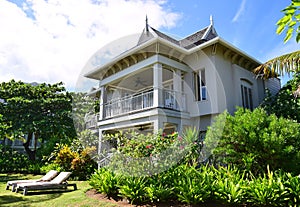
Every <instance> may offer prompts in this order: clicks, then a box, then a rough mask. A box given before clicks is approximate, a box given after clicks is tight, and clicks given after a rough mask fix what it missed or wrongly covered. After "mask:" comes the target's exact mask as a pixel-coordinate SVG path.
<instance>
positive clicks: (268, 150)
mask: <svg viewBox="0 0 300 207" xmlns="http://www.w3.org/2000/svg"><path fill="white" fill-rule="evenodd" d="M220 122H223V123H224V124H225V127H224V125H223V126H222V127H221V128H220V125H218V124H219V123H220ZM204 143H205V145H206V147H207V148H208V149H210V151H211V153H212V157H211V159H212V161H213V162H215V163H222V164H226V165H229V164H234V165H235V166H236V167H238V168H239V169H241V170H249V171H251V172H252V173H254V174H257V173H264V172H265V169H267V165H269V166H270V167H271V168H272V170H274V169H283V170H286V171H290V172H293V173H299V172H300V168H299V166H298V165H295V164H294V163H298V162H300V153H299V150H300V125H299V124H298V123H297V122H295V121H292V120H288V119H285V118H282V117H280V118H277V117H276V116H275V115H268V114H267V113H266V112H265V111H264V110H263V109H261V108H257V109H255V110H254V111H250V110H248V109H243V108H239V109H238V110H237V111H236V112H235V114H234V116H232V115H230V114H229V113H228V112H224V113H223V114H221V115H220V116H219V117H217V119H216V121H215V123H214V124H213V125H212V126H211V127H209V129H208V132H207V135H206V139H205V142H204Z"/></svg>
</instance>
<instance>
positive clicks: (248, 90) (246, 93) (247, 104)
mask: <svg viewBox="0 0 300 207" xmlns="http://www.w3.org/2000/svg"><path fill="white" fill-rule="evenodd" d="M241 96H242V104H243V107H244V108H247V109H251V110H252V109H253V89H252V83H251V82H250V81H248V80H244V79H242V80H241Z"/></svg>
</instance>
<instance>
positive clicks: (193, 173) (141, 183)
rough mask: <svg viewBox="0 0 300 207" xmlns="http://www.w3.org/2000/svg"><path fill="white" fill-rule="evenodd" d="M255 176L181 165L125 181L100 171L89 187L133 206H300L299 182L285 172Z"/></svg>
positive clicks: (104, 169)
mask: <svg viewBox="0 0 300 207" xmlns="http://www.w3.org/2000/svg"><path fill="white" fill-rule="evenodd" d="M266 172H267V173H266V174H261V175H257V176H254V175H253V174H251V173H249V172H246V171H241V170H239V169H238V168H236V167H234V166H230V167H229V166H227V167H224V166H218V167H213V166H209V165H202V166H200V167H199V168H195V167H194V166H189V165H187V164H182V165H179V166H176V167H173V168H171V169H169V170H168V171H165V172H162V173H160V174H156V175H152V176H141V177H132V176H131V177H130V176H129V177H126V176H123V175H118V174H116V173H115V172H113V171H110V170H108V169H106V168H101V169H100V170H98V171H97V172H96V173H95V174H94V175H93V176H92V177H91V179H90V185H91V186H92V187H93V188H94V189H96V190H97V191H98V192H100V193H103V194H106V195H107V196H108V197H114V198H116V197H123V198H125V199H127V200H129V201H130V202H131V203H132V204H142V203H147V202H153V203H157V202H179V203H182V204H183V205H185V204H189V205H190V204H203V205H205V204H206V203H212V202H213V203H216V204H219V205H220V204H222V205H224V206H246V205H247V206H285V207H286V206H288V207H296V206H299V205H300V199H299V198H300V187H299V186H300V179H299V177H298V176H293V175H292V174H291V173H286V172H284V171H280V170H279V171H271V170H269V168H267V169H266Z"/></svg>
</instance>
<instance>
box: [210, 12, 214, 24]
mask: <svg viewBox="0 0 300 207" xmlns="http://www.w3.org/2000/svg"><path fill="white" fill-rule="evenodd" d="M209 20H210V25H212V26H213V25H214V20H213V16H212V15H210V17H209Z"/></svg>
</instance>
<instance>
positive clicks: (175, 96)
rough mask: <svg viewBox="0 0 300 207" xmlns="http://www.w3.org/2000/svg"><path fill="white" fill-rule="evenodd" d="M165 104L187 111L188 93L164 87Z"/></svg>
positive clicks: (166, 106)
mask: <svg viewBox="0 0 300 207" xmlns="http://www.w3.org/2000/svg"><path fill="white" fill-rule="evenodd" d="M163 101H164V103H163V105H164V107H165V108H169V109H174V110H178V111H186V94H185V93H181V92H176V91H172V90H167V89H163Z"/></svg>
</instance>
